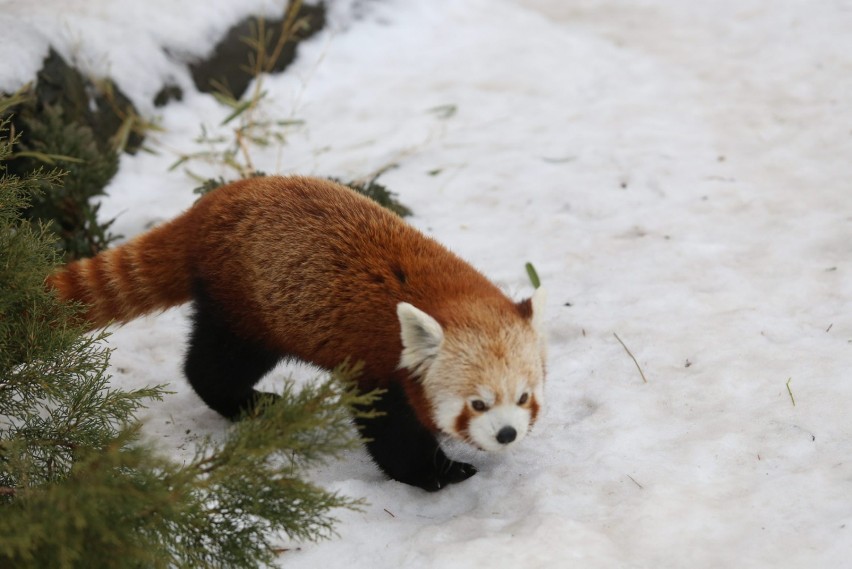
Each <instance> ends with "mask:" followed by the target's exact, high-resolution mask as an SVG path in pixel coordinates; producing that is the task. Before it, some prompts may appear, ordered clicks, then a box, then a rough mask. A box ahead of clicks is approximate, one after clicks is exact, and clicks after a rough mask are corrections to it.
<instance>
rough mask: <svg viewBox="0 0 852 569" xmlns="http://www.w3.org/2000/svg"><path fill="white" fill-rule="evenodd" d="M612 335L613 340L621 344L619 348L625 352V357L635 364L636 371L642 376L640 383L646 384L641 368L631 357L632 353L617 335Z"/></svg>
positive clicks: (633, 357) (632, 356) (634, 358)
mask: <svg viewBox="0 0 852 569" xmlns="http://www.w3.org/2000/svg"><path fill="white" fill-rule="evenodd" d="M612 335H613V336H615V339H616V340H618V343H619V344H621V347H622V348H624V351H625V352H627V355H628V356H630V359H631V360H633V363H634V364H636V369H638V370H639V375H641V376H642V381H643V382H644V383H648V380H647V378H646V377H645V374H644V373H643V372H642V368H641V367H640V366H639V362H637V361H636V357H635V356H634V355H633V352H631V351H630V348H628V347H627V345H625V343H624V342H622V341H621V338H619V337H618V334H616V333H615V332H613V333H612Z"/></svg>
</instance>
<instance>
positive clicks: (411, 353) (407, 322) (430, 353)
mask: <svg viewBox="0 0 852 569" xmlns="http://www.w3.org/2000/svg"><path fill="white" fill-rule="evenodd" d="M396 315H397V317H398V318H399V327H400V336H401V338H402V354H401V356H400V360H399V367H401V368H406V369H408V370H409V371H410V372H412V373H413V374H415V375H423V374H424V373H425V372H426V370H427V369H428V368H429V365H430V364H431V363H432V360H433V359H435V357H436V356H437V355H438V350H439V349H440V348H441V344H442V343H443V341H444V330H443V329H442V328H441V325H440V324H438V321H437V320H435V319H434V318H432V317H431V316H429V315H428V314H426V313H425V312H423V311H422V310H420V309H419V308H415V307H414V306H412V305H411V304H408V303H407V302H400V303H399V304H397V305H396Z"/></svg>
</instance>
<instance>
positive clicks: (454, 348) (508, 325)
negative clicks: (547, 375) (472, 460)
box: [397, 289, 545, 451]
mask: <svg viewBox="0 0 852 569" xmlns="http://www.w3.org/2000/svg"><path fill="white" fill-rule="evenodd" d="M544 300H545V295H544V291H543V290H542V289H537V290H536V292H535V294H533V297H532V299H531V302H530V304H529V305H530V306H531V309H532V314H531V316H529V317H528V318H524V317H519V316H518V314H517V313H514V312H513V313H512V314H503V313H501V312H499V311H496V310H494V309H488V308H481V309H478V308H477V307H476V306H470V305H468V306H466V307H465V308H464V309H465V310H468V311H470V312H471V314H470V321H469V322H466V323H465V325H454V326H447V327H446V328H445V327H442V326H441V325H440V324H439V323H438V321H437V320H435V319H434V318H433V317H432V316H430V315H428V314H426V313H425V312H423V311H422V310H419V309H418V308H416V307H414V306H412V305H411V304H408V303H404V302H403V303H400V304H399V305H398V306H397V315H398V317H399V322H400V327H401V333H402V345H403V350H402V356H401V358H400V367H401V368H405V369H407V370H408V371H409V372H410V373H411V374H412V375H413V376H415V377H417V378H418V380H419V381H420V383H421V385H422V386H423V392H424V395H425V396H426V399H427V400H428V402H429V404H430V406H431V413H432V419H433V421H434V422H435V424H436V425H437V426H438V428H439V429H440V430H441V431H443V432H444V433H446V434H448V435H450V436H452V437H454V438H457V439H461V440H464V441H466V442H468V443H471V444H473V445H474V446H477V447H479V448H480V449H483V450H488V451H498V450H503V449H506V448H509V447H511V446H513V445H514V444H515V443H517V442H519V441H521V440H522V439H523V438H524V437H525V436H526V435H527V433H528V432H529V430H530V428H531V427H532V425H533V423H535V420H536V417H537V415H538V413H539V411H540V409H541V406H542V405H543V403H544V358H545V338H544V332H543V329H542V312H543V309H544ZM462 320H465V319H462Z"/></svg>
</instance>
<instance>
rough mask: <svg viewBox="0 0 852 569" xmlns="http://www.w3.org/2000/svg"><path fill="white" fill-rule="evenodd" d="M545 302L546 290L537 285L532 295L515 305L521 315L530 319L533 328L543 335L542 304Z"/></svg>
mask: <svg viewBox="0 0 852 569" xmlns="http://www.w3.org/2000/svg"><path fill="white" fill-rule="evenodd" d="M546 303H547V292H546V291H545V290H544V289H543V288H541V287H539V288H537V289H535V292H534V293H533V295H532V296H531V297H530V298H528V299H526V300H522V301H521V302H519V303H518V304H517V305H516V306H517V307H518V312H520V313H521V316H523V317H524V318H526V319H528V320H530V323H531V324H532V327H533V329H534V330H535V331H536V332H538V333H539V334H540V335H542V336H543V335H544V305H545V304H546Z"/></svg>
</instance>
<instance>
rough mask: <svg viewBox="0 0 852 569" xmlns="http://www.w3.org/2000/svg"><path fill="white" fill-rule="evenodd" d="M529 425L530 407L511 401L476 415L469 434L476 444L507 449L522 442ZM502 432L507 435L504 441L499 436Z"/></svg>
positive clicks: (483, 447) (498, 449) (484, 448)
mask: <svg viewBox="0 0 852 569" xmlns="http://www.w3.org/2000/svg"><path fill="white" fill-rule="evenodd" d="M529 426H530V411H529V409H526V408H523V407H520V406H518V405H517V404H516V403H515V402H510V403H504V404H501V405H498V406H496V407H494V408H492V409H489V410H488V411H486V412H485V413H482V414H480V415H479V416H477V417H474V418H473V420H471V422H470V426H469V427H468V434H469V436H470V439H471V441H472V442H473V443H474V444H475V445H476V446H478V447H479V448H481V449H483V450H487V451H492V452H493V451H500V450H505V449H507V448H509V447H511V446H513V445H515V444H517V443H518V442H520V441H521V440H522V439H523V438H524V437H525V436H526V435H527V431H529ZM512 431H514V433H512ZM501 433H502V436H504V437H506V438H504V439H503V442H501V440H500V438H498V437H499V436H501ZM509 439H510V440H509Z"/></svg>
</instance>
